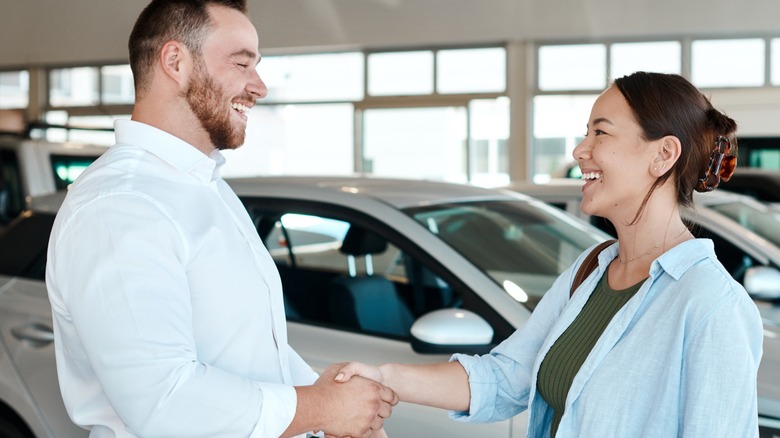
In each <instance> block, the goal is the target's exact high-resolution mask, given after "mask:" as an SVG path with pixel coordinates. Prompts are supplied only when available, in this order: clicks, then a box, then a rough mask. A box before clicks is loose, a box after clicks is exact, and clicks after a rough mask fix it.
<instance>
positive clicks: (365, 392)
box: [46, 0, 397, 437]
mask: <svg viewBox="0 0 780 438" xmlns="http://www.w3.org/2000/svg"><path fill="white" fill-rule="evenodd" d="M245 14H246V0H232V1H230V0H153V1H152V2H151V3H150V4H149V5H148V6H147V7H146V9H144V11H143V12H142V13H141V15H140V16H139V18H138V20H137V22H136V24H135V27H134V29H133V32H132V34H131V36H130V41H129V48H130V64H131V68H132V69H133V74H134V78H135V87H136V104H135V108H134V110H133V114H132V120H125V121H117V122H116V126H115V128H116V137H117V144H116V145H115V146H113V147H112V148H111V149H110V150H109V151H107V152H106V154H104V155H103V156H102V157H101V158H100V159H98V160H97V161H96V162H95V164H94V165H93V166H91V168H89V169H88V170H87V171H86V172H84V174H83V175H82V176H81V177H80V178H79V180H78V181H77V182H76V183H75V184H74V185H73V187H72V189H71V190H70V191H69V193H68V195H67V197H66V200H65V202H64V204H63V206H62V208H61V210H60V213H59V214H58V217H57V220H56V223H55V226H54V229H53V231H52V236H51V239H50V247H49V259H48V260H49V264H48V266H47V275H46V281H47V287H48V290H49V297H50V301H51V305H52V310H53V317H54V329H55V347H56V355H57V366H58V373H59V380H60V386H61V390H62V395H63V399H64V401H65V405H66V407H67V409H68V413H69V415H70V417H71V419H72V420H73V421H74V422H75V423H77V424H79V425H81V426H83V427H85V428H88V429H90V430H91V435H90V436H94V437H114V436H123V437H124V436H144V437H151V436H164V437H174V436H183V437H196V436H208V437H215V436H252V437H278V436H294V435H300V434H303V433H305V432H307V431H313V430H322V431H325V432H326V433H328V434H330V435H335V436H347V435H348V436H356V437H357V436H367V435H370V434H371V433H372V432H373V431H374V430H379V429H380V428H381V427H382V422H383V418H385V417H387V416H389V415H390V412H391V407H392V406H393V405H395V404H396V403H397V397H396V396H395V393H393V392H392V391H391V390H389V389H387V388H385V387H384V386H381V385H378V384H375V383H373V382H370V381H368V380H360V381H357V382H355V384H354V385H352V384H341V383H336V382H335V381H334V375H335V368H329V369H328V370H326V372H325V373H323V375H322V377H321V378H320V379H317V375H316V373H314V371H312V370H311V368H310V367H308V366H307V365H306V364H305V363H304V361H303V360H302V359H301V358H300V356H298V355H297V354H296V353H295V351H293V350H292V349H291V348H290V347H289V345H288V344H287V333H286V328H285V320H284V307H283V303H282V295H281V282H280V279H279V276H278V273H277V271H276V268H275V266H274V264H273V260H272V259H271V257H270V255H269V254H268V252H267V250H266V249H265V248H264V247H263V244H262V242H261V241H260V239H259V237H258V236H257V233H256V232H255V230H254V227H253V226H252V223H251V221H250V220H249V218H248V215H247V213H246V210H245V209H244V208H243V206H242V204H241V202H240V201H239V199H238V198H237V197H236V196H235V194H234V193H233V192H232V191H231V190H230V188H229V187H228V186H227V184H226V183H225V182H224V180H222V179H221V178H220V176H219V166H220V165H221V163H222V162H223V161H224V160H223V158H222V156H221V154H220V153H219V149H225V148H236V147H238V146H239V145H240V144H242V143H243V141H244V130H245V127H246V122H247V116H246V112H247V111H248V110H249V109H250V108H251V107H252V106H253V105H254V102H255V100H256V99H258V98H262V97H264V96H265V95H266V93H267V90H266V87H265V84H264V83H263V82H262V80H261V79H260V77H259V76H258V74H257V72H256V70H255V65H256V64H257V62H258V61H259V59H260V55H259V54H258V49H257V47H258V37H257V32H256V30H255V28H254V26H253V25H252V24H251V23H250V21H249V19H248V18H247V16H246V15H245Z"/></svg>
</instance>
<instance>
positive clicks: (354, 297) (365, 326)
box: [328, 225, 413, 337]
mask: <svg viewBox="0 0 780 438" xmlns="http://www.w3.org/2000/svg"><path fill="white" fill-rule="evenodd" d="M386 249H387V241H386V240H384V239H383V238H381V237H379V236H377V235H376V234H374V233H372V232H370V231H368V230H366V229H363V228H360V227H357V226H355V225H353V226H351V227H350V228H349V230H348V231H347V234H346V235H345V236H344V241H343V242H342V244H341V249H340V251H341V252H342V253H343V254H346V255H347V260H348V268H349V275H348V276H339V277H336V278H335V279H333V280H332V281H331V282H330V284H329V287H328V305H329V308H330V314H331V318H332V320H333V321H334V322H335V323H337V324H339V325H342V326H347V327H352V328H356V329H361V330H365V331H370V332H375V333H384V334H390V335H396V336H403V337H406V336H409V330H410V328H411V325H412V322H413V317H412V313H411V311H410V310H409V308H408V307H407V305H406V303H405V302H404V301H403V299H402V298H401V297H400V296H399V295H398V292H397V291H396V289H395V285H394V284H393V282H392V281H390V280H389V279H387V278H385V277H384V276H382V275H374V273H373V264H372V260H371V256H372V255H373V254H380V253H383V252H384V251H385V250H386ZM357 257H364V258H365V264H366V273H365V275H357V272H356V271H357V270H356V267H355V259H356V258H357Z"/></svg>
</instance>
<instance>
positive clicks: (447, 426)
mask: <svg viewBox="0 0 780 438" xmlns="http://www.w3.org/2000/svg"><path fill="white" fill-rule="evenodd" d="M245 203H246V201H245ZM270 204H271V203H263V205H265V207H261V208H260V209H259V210H258V209H255V208H252V206H251V205H250V206H248V210H249V211H250V214H251V215H252V216H253V218H254V220H255V224H256V225H257V226H258V230H259V232H260V234H261V236H263V237H264V242H265V243H266V246H267V248H268V250H269V252H270V253H271V255H272V257H273V258H274V260H275V261H276V264H277V267H278V269H279V273H280V276H281V277H282V283H283V287H284V293H285V306H286V310H287V319H288V339H289V342H290V345H292V347H293V348H294V349H295V350H296V351H297V352H298V353H299V354H300V355H301V356H302V357H303V358H304V360H306V362H307V363H309V364H310V365H311V366H312V367H313V368H314V369H315V370H316V371H318V372H321V371H322V370H323V369H324V368H325V367H327V366H328V365H330V364H332V363H336V362H344V361H359V362H364V363H369V364H381V363H386V362H397V363H432V362H441V361H446V360H448V359H449V356H450V355H449V354H422V353H419V352H416V351H414V349H413V348H412V344H411V336H410V334H409V332H408V327H409V324H411V322H412V321H413V320H414V319H416V318H417V317H419V316H421V315H423V314H426V313H428V312H430V311H432V310H436V309H442V308H449V307H459V308H461V307H462V308H466V309H468V308H472V310H475V313H479V314H480V316H482V317H483V318H484V319H486V320H492V321H496V319H497V318H498V316H497V315H496V314H493V315H489V314H487V313H490V312H486V311H485V308H484V307H483V308H479V306H472V304H471V302H472V301H473V300H474V297H473V296H469V294H471V295H473V292H469V291H464V290H462V286H459V285H457V284H453V283H452V282H448V281H446V280H445V279H444V278H443V276H442V275H437V274H435V273H434V272H435V271H437V270H440V269H441V268H440V267H434V266H429V265H428V264H427V263H425V262H423V261H421V258H420V257H416V256H415V255H414V254H411V253H410V252H409V251H406V250H405V249H407V248H408V246H409V242H403V237H402V236H399V235H394V236H388V235H387V234H383V233H382V230H383V227H382V224H379V223H375V224H372V223H371V221H370V220H366V218H362V219H361V220H360V221H357V220H355V221H353V220H351V219H350V215H349V214H347V213H345V212H342V214H335V215H333V214H332V215H328V214H318V213H316V212H313V211H311V210H307V209H303V210H295V209H290V210H284V209H279V208H277V209H273V208H271V209H269V208H268V207H267V205H270ZM298 211H305V213H299V212H298ZM374 225H375V227H374ZM385 228H386V226H385ZM356 229H360V230H361V235H362V236H364V237H365V236H366V233H375V234H372V235H370V237H366V238H367V239H369V240H371V239H373V240H372V241H374V242H375V241H376V239H380V240H382V242H381V244H379V245H374V247H373V248H374V250H381V251H378V252H374V250H371V249H369V248H370V247H371V246H372V244H369V243H366V244H363V243H354V241H355V240H354V239H353V237H348V235H349V236H353V235H354V231H355V230H356ZM350 233H352V234H350ZM349 242H353V243H349ZM349 246H354V248H355V249H354V251H353V252H355V254H350V253H349V252H350V251H351V250H347V249H346V248H347V247H349ZM364 250H365V251H364ZM360 252H368V253H369V254H357V253H360ZM366 255H367V256H368V257H366ZM351 279H355V280H356V281H355V282H356V283H358V285H357V286H354V287H355V288H357V289H350V288H352V287H353V286H351V285H350V286H347V287H346V289H350V290H349V291H346V292H345V291H344V290H343V289H345V287H344V284H345V283H351ZM366 284H368V285H369V286H370V287H371V288H372V289H371V290H364V289H360V288H361V287H363V286H365V285H366ZM334 285H337V287H336V289H335V291H334ZM364 293H368V294H372V295H371V298H370V299H369V300H367V301H365V302H361V301H360V300H361V298H360V296H362V295H363V294H364ZM385 293H386V294H389V295H390V296H383V295H382V294H385ZM345 297H346V298H345ZM354 307H361V309H360V310H359V311H358V312H357V313H359V315H355V312H352V310H354ZM487 308H488V309H489V307H487ZM408 315H411V319H410V320H408V323H407V325H403V328H402V329H401V331H399V328H398V324H397V322H398V321H399V320H405V319H406V318H407V316H408ZM388 316H389V317H388ZM367 320H368V321H370V323H366V321H367ZM361 321H362V322H361ZM495 325H496V327H497V330H496V331H497V332H500V335H499V336H497V339H496V341H499V340H500V339H498V338H501V339H503V337H505V335H506V333H507V332H508V331H511V327H508V325H507V324H506V322H503V323H500V322H497V323H495ZM488 348H489V347H488ZM486 350H487V348H486ZM524 419H525V414H522V415H521V416H520V417H519V418H517V417H516V418H514V419H512V420H507V421H502V422H498V423H492V424H468V423H465V424H464V423H460V422H455V421H453V420H450V419H449V418H448V415H447V412H446V411H443V410H440V409H435V408H429V407H425V406H419V405H413V404H406V403H401V404H399V405H398V406H397V407H396V408H395V409H394V411H393V415H392V417H391V418H390V419H388V420H387V421H386V422H385V425H386V430H387V432H388V434H389V435H390V436H399V437H410V438H414V437H430V436H448V437H464V438H465V437H475V436H512V435H511V433H512V432H511V426H512V422H513V421H514V422H516V423H517V422H518V421H519V422H521V423H522V427H521V428H522V429H523V430H524V426H525V420H524Z"/></svg>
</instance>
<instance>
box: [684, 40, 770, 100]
mask: <svg viewBox="0 0 780 438" xmlns="http://www.w3.org/2000/svg"><path fill="white" fill-rule="evenodd" d="M765 61H766V60H765V42H764V40H763V39H759V38H753V39H739V40H697V41H694V42H693V43H692V45H691V80H692V82H693V83H694V84H695V85H696V86H697V87H702V88H715V87H760V86H762V85H764V82H765V78H764V66H765V65H766V64H765Z"/></svg>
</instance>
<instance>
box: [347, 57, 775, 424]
mask: <svg viewBox="0 0 780 438" xmlns="http://www.w3.org/2000/svg"><path fill="white" fill-rule="evenodd" d="M735 131H736V123H735V122H734V121H733V120H732V119H730V118H729V117H727V116H725V115H724V114H723V113H721V112H720V111H718V110H716V109H714V108H713V107H712V105H711V104H710V102H709V100H708V99H707V98H706V97H704V95H702V94H701V92H699V91H698V90H697V89H696V88H695V87H694V86H693V85H691V84H690V83H689V82H688V81H686V80H685V79H684V78H682V77H681V76H678V75H666V74H658V73H645V72H638V73H634V74H632V75H629V76H625V77H623V78H620V79H616V80H615V82H614V83H613V84H612V85H611V86H610V87H609V88H608V89H607V90H606V91H604V93H602V94H601V96H599V98H598V99H597V100H596V102H595V104H594V105H593V109H592V112H591V115H590V119H589V121H588V124H587V135H586V137H585V139H584V140H583V141H582V142H581V143H580V144H579V145H578V146H577V147H576V148H575V150H574V154H573V155H574V158H575V159H576V160H577V162H578V164H579V166H580V168H581V170H582V174H583V179H584V180H585V184H584V186H583V188H582V191H583V201H582V207H581V208H582V210H583V212H585V213H588V214H591V215H598V216H603V217H605V218H607V219H609V220H610V221H611V222H612V224H614V226H615V229H616V231H617V236H618V242H617V243H616V244H613V245H611V246H609V247H607V248H606V249H604V250H603V251H602V252H601V253H600V254H598V259H597V260H598V265H597V266H596V268H595V270H594V271H593V273H592V274H591V275H590V276H588V277H587V278H586V279H585V281H584V282H583V283H582V284H581V285H580V286H579V287H578V288H577V289H576V292H575V293H574V294H573V295H571V296H570V288H571V286H572V281H573V277H574V275H575V272H577V270H578V268H579V265H580V264H581V263H582V261H583V260H584V259H585V258H586V256H587V255H588V254H589V252H590V251H588V252H586V253H584V254H583V255H581V256H580V257H579V259H578V260H577V262H576V263H575V264H574V265H573V266H572V267H571V268H570V269H569V270H567V271H566V272H564V273H563V274H562V275H561V276H560V277H559V278H558V279H557V280H556V282H555V283H554V284H553V286H552V287H551V289H550V290H549V291H548V292H547V294H545V296H544V298H543V299H542V301H541V302H540V303H539V305H538V306H537V307H536V309H535V310H534V312H533V315H532V316H531V318H530V319H529V321H528V322H527V323H526V324H525V325H524V326H523V327H521V328H520V329H519V330H517V331H516V332H515V333H514V334H513V335H512V336H510V337H509V338H508V339H506V340H505V341H504V342H503V343H501V344H500V345H499V346H497V347H496V348H495V349H493V351H491V353H490V354H487V355H484V356H466V355H459V354H458V355H454V356H453V357H452V359H451V361H450V362H447V363H439V364H432V365H401V364H385V365H381V366H379V367H371V366H367V365H363V364H358V363H353V364H350V365H348V366H346V367H345V368H344V369H342V371H341V374H340V375H339V376H338V377H337V380H342V381H345V380H347V379H349V377H350V376H352V375H362V376H365V377H369V378H373V379H375V380H377V381H380V382H382V383H384V384H386V385H388V386H389V387H391V388H392V389H394V390H395V391H396V392H397V394H398V396H399V397H400V399H401V400H403V401H407V402H412V403H419V404H425V405H430V406H436V407H440V408H444V409H449V410H451V411H453V412H452V413H451V414H450V415H451V417H453V418H456V419H459V420H463V421H474V422H490V421H500V420H504V419H507V418H510V417H512V416H514V415H516V414H517V413H519V412H521V411H523V410H525V409H526V408H528V409H529V410H530V416H529V430H528V436H529V437H551V436H558V437H618V436H619V437H673V436H695V437H719V436H722V437H749V436H756V437H757V436H758V426H757V407H756V373H757V369H758V365H759V361H760V358H761V343H762V326H761V319H760V317H759V314H758V310H757V309H756V307H755V305H754V304H753V302H752V301H751V300H750V298H749V297H748V295H747V293H746V292H745V290H744V289H743V288H742V287H741V285H740V284H739V283H737V282H736V281H734V280H733V279H732V278H731V276H730V275H729V273H728V272H727V271H726V270H725V269H724V268H723V266H722V265H721V264H720V262H719V261H718V260H717V258H716V256H715V253H714V251H713V244H712V241H710V240H709V239H695V238H694V237H693V236H692V235H691V233H690V231H689V230H688V228H687V227H686V226H685V224H684V223H683V221H682V219H681V217H680V208H684V207H687V206H690V205H691V204H692V202H693V200H692V193H693V191H694V190H697V191H709V190H713V189H715V188H716V187H717V185H718V183H719V182H720V180H721V179H724V180H727V179H728V178H729V177H730V176H731V173H732V172H733V170H734V165H735V164H736V158H735V156H734V151H735V143H736V138H735V137H734V133H735Z"/></svg>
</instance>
